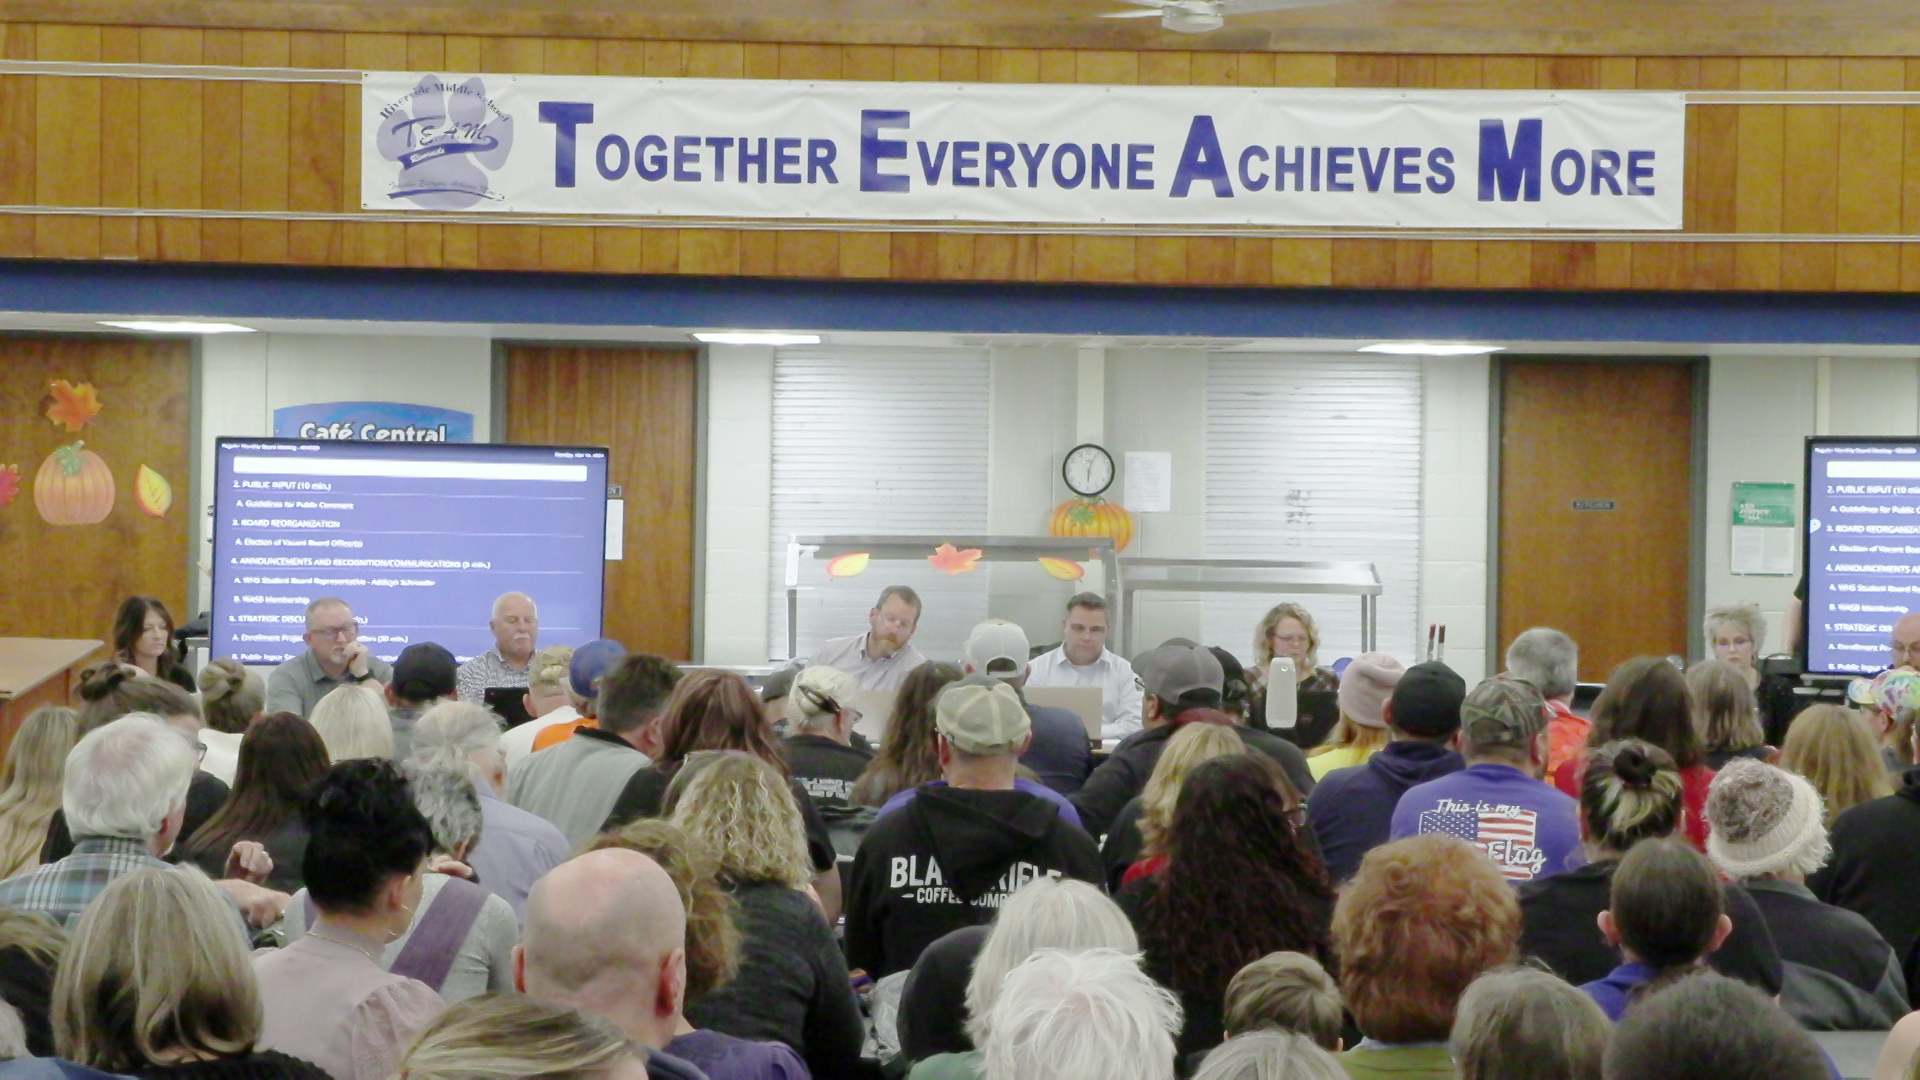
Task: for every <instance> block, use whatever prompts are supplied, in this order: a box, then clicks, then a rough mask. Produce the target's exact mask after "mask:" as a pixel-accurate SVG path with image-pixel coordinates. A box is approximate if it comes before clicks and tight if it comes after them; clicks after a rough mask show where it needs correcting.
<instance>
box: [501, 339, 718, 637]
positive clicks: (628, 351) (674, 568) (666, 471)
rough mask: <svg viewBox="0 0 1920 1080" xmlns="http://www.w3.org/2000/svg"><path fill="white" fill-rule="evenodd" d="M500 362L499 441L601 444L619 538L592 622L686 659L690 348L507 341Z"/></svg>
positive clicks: (692, 425) (693, 443) (692, 439)
mask: <svg viewBox="0 0 1920 1080" xmlns="http://www.w3.org/2000/svg"><path fill="white" fill-rule="evenodd" d="M506 365H507V380H506V382H507V395H506V403H507V431H506V441H508V442H510V443H530V444H535V445H547V446H605V447H606V448H607V449H608V450H609V451H610V454H609V460H608V462H607V482H608V483H610V484H619V485H620V486H621V488H622V489H623V495H624V498H625V499H626V504H625V506H626V517H625V519H624V524H625V527H626V534H625V535H626V547H625V550H624V553H623V557H622V558H621V559H620V560H619V561H617V562H609V563H607V584H606V591H605V596H606V617H605V619H604V620H603V623H602V625H603V631H602V632H603V633H604V634H605V635H606V636H607V637H610V638H613V639H614V640H616V641H619V642H621V643H623V644H625V645H626V647H627V648H628V649H629V650H630V651H633V652H651V653H658V654H660V655H661V656H665V657H667V658H668V659H672V660H686V659H690V658H691V657H692V656H693V585H694V574H693V566H694V547H693V541H694V525H693V507H694V478H695V473H696V469H697V464H696V463H697V462H698V460H699V444H698V417H697V410H698V407H699V405H698V401H697V400H696V399H697V395H698V385H699V375H698V354H697V353H695V352H694V351H693V350H692V349H636V348H617V347H612V348H582V347H566V346H554V347H546V346H520V345H516V346H511V347H509V348H508V349H507V360H506ZM574 644H579V643H578V642H575V643H574Z"/></svg>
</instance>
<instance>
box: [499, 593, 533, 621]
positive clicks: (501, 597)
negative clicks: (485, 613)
mask: <svg viewBox="0 0 1920 1080" xmlns="http://www.w3.org/2000/svg"><path fill="white" fill-rule="evenodd" d="M516 597H518V598H519V599H521V600H525V601H526V602H527V604H528V605H529V606H531V607H532V608H533V617H534V618H536V619H537V618H539V617H540V604H539V602H538V601H536V600H535V599H534V598H533V597H531V596H528V595H527V594H526V593H523V592H504V593H501V594H500V595H499V596H496V597H494V598H493V617H494V618H496V619H497V618H499V617H500V609H501V608H502V607H503V606H505V605H506V602H507V601H509V600H512V599H514V598H516Z"/></svg>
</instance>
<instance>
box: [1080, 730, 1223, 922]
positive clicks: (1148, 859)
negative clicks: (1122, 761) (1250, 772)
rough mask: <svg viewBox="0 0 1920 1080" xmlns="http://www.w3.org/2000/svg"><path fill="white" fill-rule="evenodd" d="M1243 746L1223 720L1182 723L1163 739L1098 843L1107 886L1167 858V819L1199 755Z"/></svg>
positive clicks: (1205, 757)
mask: <svg viewBox="0 0 1920 1080" xmlns="http://www.w3.org/2000/svg"><path fill="white" fill-rule="evenodd" d="M1246 750H1247V744H1246V740H1244V739H1242V738H1241V737H1240V733H1239V732H1237V731H1235V730H1234V729H1233V728H1231V727H1228V726H1227V725H1225V724H1185V725H1183V726H1182V727H1181V728H1180V730H1179V731H1177V732H1175V733H1174V736H1173V738H1171V739H1168V740H1167V749H1166V752H1165V753H1163V754H1161V755H1160V760H1159V761H1158V762H1155V763H1154V766H1153V774H1152V775H1151V776H1149V777H1148V778H1147V786H1146V787H1145V788H1144V789H1142V790H1141V792H1140V794H1139V795H1137V796H1135V797H1134V798H1132V799H1130V800H1128V802H1127V805H1125V806H1123V807H1121V808H1120V813H1119V814H1117V815H1115V816H1114V819H1113V825H1112V826H1111V827H1110V828H1108V829H1107V836H1106V839H1105V840H1104V841H1103V842H1102V843H1101V845H1100V861H1101V862H1102V863H1104V864H1105V865H1106V868H1107V890H1108V891H1109V892H1119V891H1120V887H1121V886H1122V885H1124V884H1126V883H1127V882H1129V881H1132V880H1133V879H1134V878H1137V877H1143V876H1145V875H1147V874H1151V873H1153V872H1154V871H1155V870H1158V869H1159V868H1160V867H1161V866H1162V865H1163V864H1165V863H1166V861H1167V850H1166V839H1167V825H1168V824H1169V823H1170V822H1171V821H1172V820H1173V805H1174V803H1175V802H1176V801H1178V799H1179V797H1180V783H1181V781H1183V780H1185V779H1186V778H1187V774H1188V773H1190V772H1192V771H1193V770H1194V767H1195V766H1197V765H1199V764H1200V763H1201V762H1203V761H1212V760H1213V759H1214V758H1217V757H1226V756H1227V755H1228V754H1243V753H1246Z"/></svg>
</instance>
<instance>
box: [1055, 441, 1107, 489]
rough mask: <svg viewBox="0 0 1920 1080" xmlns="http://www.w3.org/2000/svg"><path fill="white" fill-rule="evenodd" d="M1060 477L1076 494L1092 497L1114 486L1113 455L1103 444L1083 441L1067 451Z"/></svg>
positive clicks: (1061, 465) (1061, 464) (1061, 466)
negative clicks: (1098, 444)
mask: <svg viewBox="0 0 1920 1080" xmlns="http://www.w3.org/2000/svg"><path fill="white" fill-rule="evenodd" d="M1060 478H1061V479H1062V480H1065V481H1066V482H1067V487H1068V488H1069V489H1071V490H1072V491H1073V493H1074V494H1075V495H1078V496H1080V497H1081V498H1083V499H1091V498H1093V497H1094V496H1095V495H1098V494H1100V493H1101V492H1103V491H1105V490H1107V489H1108V488H1110V487H1112V486H1113V455H1112V454H1109V453H1107V451H1106V448H1105V447H1103V446H1096V445H1095V444H1093V443H1081V444H1080V445H1079V446H1076V447H1074V448H1073V449H1071V450H1069V451H1067V456H1066V459H1065V460H1063V461H1062V462H1061V463H1060Z"/></svg>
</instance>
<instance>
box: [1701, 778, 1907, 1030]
mask: <svg viewBox="0 0 1920 1080" xmlns="http://www.w3.org/2000/svg"><path fill="white" fill-rule="evenodd" d="M1707 819H1708V821H1710V822H1711V823H1712V826H1713V833H1712V836H1711V837H1710V838H1709V839H1708V841H1707V856H1708V857H1709V858H1711V859H1712V860H1713V864H1714V865H1715V866H1717V867H1719V868H1720V872H1721V873H1723V874H1725V875H1727V876H1728V877H1730V878H1732V879H1733V880H1735V881H1738V882H1740V883H1741V884H1743V885H1745V886H1746V887H1747V891H1748V892H1750V893H1752V894H1753V899H1754V901H1755V902H1756V903H1758V904H1759V905H1760V913H1761V915H1762V916H1763V917H1765V919H1766V922H1767V929H1768V930H1770V931H1771V932H1772V933H1773V940H1774V943H1775V944H1776V945H1777V946H1779V949H1780V959H1781V960H1782V961H1783V962H1784V963H1785V965H1786V985H1785V987H1784V988H1783V989H1782V990H1781V993H1780V1004H1781V1007H1782V1008H1784V1009H1786V1010H1787V1013H1788V1015H1790V1016H1792V1017H1793V1018H1794V1019H1795V1020H1798V1021H1800V1023H1801V1025H1802V1026H1804V1027H1806V1028H1807V1029H1808V1030H1810V1031H1885V1030H1887V1029H1888V1028H1890V1027H1892V1026H1893V1023H1894V1021H1896V1020H1898V1019H1899V1018H1900V1017H1901V1016H1902V1015H1904V1014H1905V1013H1906V1011H1907V987H1906V980H1905V978H1904V977H1903V976H1902V975H1901V972H1900V958H1899V957H1898V956H1896V955H1894V952H1893V949H1892V947H1891V946H1889V945H1888V944H1887V942H1886V939H1885V938H1882V937H1881V936H1880V931H1878V930H1875V929H1874V928H1873V924H1872V923H1870V922H1868V921H1867V920H1866V919H1865V918H1863V917H1861V916H1860V915H1858V914H1856V913H1854V912H1851V911H1848V910H1846V909H1845V908H1838V907H1834V906H1833V905H1831V904H1823V903H1821V902H1820V901H1819V900H1818V899H1816V898H1815V897H1814V895H1813V893H1812V892H1811V891H1810V890H1808V888H1807V886H1806V880H1807V875H1808V874H1811V873H1813V872H1814V871H1815V870H1818V869H1820V867H1821V865H1822V864H1823V863H1825V862H1826V861H1827V855H1828V854H1829V851H1830V849H1829V848H1828V846H1827V829H1826V825H1825V823H1824V821H1823V820H1822V813H1821V807H1820V794H1819V793H1818V792H1816V791H1815V790H1814V789H1813V785H1812V784H1810V783H1808V782H1807V781H1806V780H1805V778H1803V777H1800V776H1797V775H1795V774H1793V773H1790V772H1787V771H1786V770H1785V769H1779V768H1775V767H1774V766H1772V765H1767V764H1764V763H1762V762H1758V761H1749V760H1746V759H1739V760H1735V761H1732V762H1729V763H1728V764H1727V767H1726V768H1725V769H1722V770H1721V771H1720V774H1719V775H1718V776H1716V777H1714V778H1713V790H1712V792H1711V793H1710V794H1709V795H1708V797H1707Z"/></svg>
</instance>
